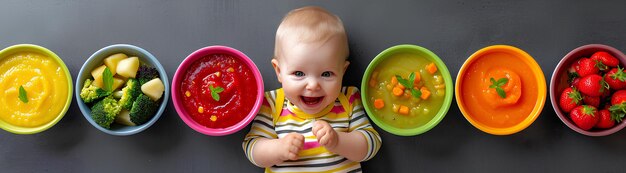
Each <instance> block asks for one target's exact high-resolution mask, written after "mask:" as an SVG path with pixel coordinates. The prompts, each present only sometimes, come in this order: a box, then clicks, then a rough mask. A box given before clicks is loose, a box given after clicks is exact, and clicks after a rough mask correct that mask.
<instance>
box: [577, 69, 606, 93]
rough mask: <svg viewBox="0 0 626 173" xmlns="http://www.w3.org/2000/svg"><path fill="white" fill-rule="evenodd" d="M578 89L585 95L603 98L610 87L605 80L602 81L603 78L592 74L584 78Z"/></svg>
mask: <svg viewBox="0 0 626 173" xmlns="http://www.w3.org/2000/svg"><path fill="white" fill-rule="evenodd" d="M576 88H578V91H580V92H581V93H583V94H585V95H588V96H593V97H597V96H601V95H602V94H603V93H604V92H605V91H606V88H608V85H607V84H606V82H605V81H604V79H602V76H600V75H597V74H591V75H587V76H585V77H582V78H581V79H580V81H579V82H578V83H577V85H576Z"/></svg>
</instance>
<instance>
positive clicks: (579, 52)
mask: <svg viewBox="0 0 626 173" xmlns="http://www.w3.org/2000/svg"><path fill="white" fill-rule="evenodd" d="M597 51H606V52H608V53H610V54H612V55H613V56H615V58H617V59H619V61H620V65H621V66H622V67H623V66H624V64H626V55H624V54H623V53H622V52H621V51H619V50H617V49H615V48H613V47H611V46H607V45H602V44H589V45H584V46H580V47H578V48H576V49H574V50H572V51H570V52H569V53H567V54H566V55H565V56H564V57H563V59H561V61H560V62H559V63H558V65H557V66H556V68H555V69H554V72H553V73H552V78H551V79H550V101H551V102H552V108H554V111H555V112H556V115H557V117H559V119H561V121H563V123H565V125H567V127H569V128H570V129H572V130H574V131H576V132H578V133H580V134H583V135H587V136H606V135H610V134H613V133H615V132H617V131H619V130H621V129H622V128H624V126H626V121H621V122H620V123H617V124H615V126H613V127H612V128H609V129H596V128H593V129H591V130H590V131H587V130H583V129H581V128H579V127H578V126H576V124H574V122H572V120H571V119H570V118H569V114H568V113H566V112H563V111H562V110H561V109H560V108H559V97H560V95H561V93H562V92H563V90H565V88H567V87H568V86H569V84H568V83H567V80H568V76H567V71H568V68H569V67H570V66H571V65H572V64H573V63H575V62H576V61H577V60H578V59H579V58H581V57H590V56H591V55H592V54H593V53H595V52H597Z"/></svg>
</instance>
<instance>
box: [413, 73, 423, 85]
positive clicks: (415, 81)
mask: <svg viewBox="0 0 626 173" xmlns="http://www.w3.org/2000/svg"><path fill="white" fill-rule="evenodd" d="M413 80H414V81H413V86H417V85H418V84H419V83H420V81H421V80H422V75H420V72H419V71H416V72H415V78H413Z"/></svg>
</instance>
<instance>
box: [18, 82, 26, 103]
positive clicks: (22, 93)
mask: <svg viewBox="0 0 626 173" xmlns="http://www.w3.org/2000/svg"><path fill="white" fill-rule="evenodd" d="M18 97H19V98H20V100H21V101H22V102H24V103H28V96H27V95H26V90H25V89H24V87H23V86H22V85H20V95H19V96H18Z"/></svg>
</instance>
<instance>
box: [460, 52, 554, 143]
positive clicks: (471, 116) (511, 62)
mask: <svg viewBox="0 0 626 173" xmlns="http://www.w3.org/2000/svg"><path fill="white" fill-rule="evenodd" d="M498 75H500V76H506V77H507V78H509V79H510V80H509V82H507V83H506V84H505V85H503V86H502V87H503V88H508V89H509V90H507V91H508V94H510V95H508V96H506V98H500V97H501V96H498V95H497V94H495V93H497V92H496V90H495V89H493V88H491V87H490V85H491V84H493V83H490V82H491V80H490V79H491V78H493V77H494V76H498ZM496 80H497V79H496ZM509 83H511V84H510V85H509ZM505 90H506V89H505ZM455 92H456V101H457V103H458V106H459V109H460V110H461V113H463V116H464V117H465V119H467V121H469V122H470V123H471V124H472V125H473V126H474V127H476V128H478V129H480V130H482V131H484V132H486V133H490V134H494V135H508V134H513V133H517V132H519V131H521V130H524V129H525V128H526V127H528V126H530V124H532V123H533V122H534V121H535V119H537V117H538V116H539V114H540V113H541V110H542V109H543V106H544V104H545V101H546V81H545V77H544V74H543V71H541V68H540V67H539V65H538V64H537V62H536V61H535V59H533V57H531V56H530V55H529V54H528V53H526V52H524V51H523V50H521V49H519V48H516V47H513V46H507V45H494V46H489V47H485V48H483V49H480V50H478V51H477V52H475V53H474V54H472V55H471V56H470V57H469V58H468V59H467V60H466V61H465V63H463V66H462V67H461V69H460V70H459V74H458V75H457V78H456V84H455Z"/></svg>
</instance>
